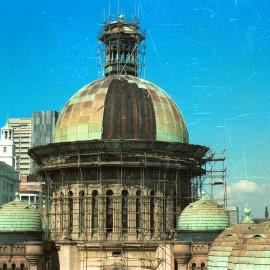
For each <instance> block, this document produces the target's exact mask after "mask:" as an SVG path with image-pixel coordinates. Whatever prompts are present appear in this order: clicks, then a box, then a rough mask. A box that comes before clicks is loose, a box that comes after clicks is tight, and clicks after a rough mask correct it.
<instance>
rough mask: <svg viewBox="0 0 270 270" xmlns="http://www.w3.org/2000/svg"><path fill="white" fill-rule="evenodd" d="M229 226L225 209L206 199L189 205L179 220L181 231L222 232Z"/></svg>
mask: <svg viewBox="0 0 270 270" xmlns="http://www.w3.org/2000/svg"><path fill="white" fill-rule="evenodd" d="M229 225H230V222H229V216H228V214H227V213H226V212H225V210H224V208H223V207H222V206H220V205H218V204H216V203H214V202H212V201H210V200H207V199H205V198H202V199H200V200H198V201H196V202H193V203H191V204H189V205H188V206H187V207H186V208H185V209H184V210H183V212H182V213H181V215H180V217H179V220H178V229H179V230H180V231H219V230H220V231H222V230H224V229H225V228H227V227H228V226H229Z"/></svg>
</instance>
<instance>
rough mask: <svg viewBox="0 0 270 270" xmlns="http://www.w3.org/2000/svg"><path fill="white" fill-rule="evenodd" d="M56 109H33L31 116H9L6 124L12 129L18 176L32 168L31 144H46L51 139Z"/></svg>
mask: <svg viewBox="0 0 270 270" xmlns="http://www.w3.org/2000/svg"><path fill="white" fill-rule="evenodd" d="M57 118H58V112H56V111H35V112H33V113H32V118H30V117H29V118H10V119H9V120H8V124H9V126H10V128H12V129H13V134H14V135H13V137H14V144H15V157H16V168H17V170H18V172H19V173H20V176H21V177H23V176H24V175H29V174H30V172H31V168H32V169H34V164H33V161H32V160H31V159H30V157H29V155H28V150H29V149H30V148H31V147H33V146H38V145H43V144H48V143H50V142H51V141H52V135H53V132H54V128H55V123H56V121H57Z"/></svg>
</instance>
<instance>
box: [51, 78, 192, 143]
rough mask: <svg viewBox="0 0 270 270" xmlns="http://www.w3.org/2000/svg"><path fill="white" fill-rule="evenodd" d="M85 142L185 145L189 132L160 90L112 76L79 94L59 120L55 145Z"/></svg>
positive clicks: (173, 104) (179, 115) (179, 113)
mask: <svg viewBox="0 0 270 270" xmlns="http://www.w3.org/2000/svg"><path fill="white" fill-rule="evenodd" d="M86 140H152V141H164V142H176V143H188V131H187V127H186V124H185V121H184V118H183V116H182V114H181V112H180V110H179V109H178V108H177V106H176V104H175V103H174V101H173V100H172V99H171V97H169V96H168V94H166V92H165V91H163V90H162V89H161V88H159V87H158V86H156V85H154V84H152V83H150V82H148V81H146V80H143V79H140V78H137V77H134V76H129V75H113V76H108V77H106V78H104V79H101V80H97V81H94V82H93V83H90V84H88V85H86V86H85V87H83V88H82V89H81V90H79V91H78V92H77V93H76V94H75V95H74V96H73V97H71V99H70V100H69V101H68V103H67V104H66V106H65V107H64V108H63V110H62V112H61V114H60V116H59V119H58V121H57V124H56V128H55V133H54V139H53V142H54V143H58V142H60V143H61V142H72V141H86Z"/></svg>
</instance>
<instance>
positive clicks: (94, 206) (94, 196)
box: [92, 190, 98, 232]
mask: <svg viewBox="0 0 270 270" xmlns="http://www.w3.org/2000/svg"><path fill="white" fill-rule="evenodd" d="M97 196H98V192H97V191H96V190H94V191H93V192H92V230H93V232H96V231H97V229H98V198H97Z"/></svg>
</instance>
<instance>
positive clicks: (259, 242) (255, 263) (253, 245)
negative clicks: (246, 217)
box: [228, 222, 270, 270]
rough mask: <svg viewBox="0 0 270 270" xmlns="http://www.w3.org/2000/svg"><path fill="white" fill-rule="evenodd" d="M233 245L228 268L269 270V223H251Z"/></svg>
mask: <svg viewBox="0 0 270 270" xmlns="http://www.w3.org/2000/svg"><path fill="white" fill-rule="evenodd" d="M250 228H251V229H250V231H249V233H248V234H242V235H241V237H239V239H238V241H237V242H236V245H235V246H234V248H233V250H232V252H231V254H230V257H229V262H228V269H235V270H236V269H256V270H270V224H269V222H265V223H261V224H253V225H252V226H251V227H250Z"/></svg>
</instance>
